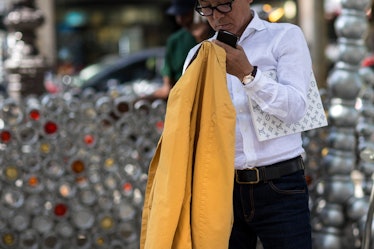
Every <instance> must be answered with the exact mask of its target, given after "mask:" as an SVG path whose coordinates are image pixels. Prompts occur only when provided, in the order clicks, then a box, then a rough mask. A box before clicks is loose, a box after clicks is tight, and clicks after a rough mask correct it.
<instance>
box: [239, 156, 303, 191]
mask: <svg viewBox="0 0 374 249" xmlns="http://www.w3.org/2000/svg"><path fill="white" fill-rule="evenodd" d="M304 168H305V167H304V162H303V158H302V157H301V156H298V157H295V158H292V159H289V160H286V161H282V162H279V163H275V164H272V165H268V166H262V167H254V168H249V169H243V170H235V180H236V182H237V183H240V184H256V183H259V182H260V181H265V182H266V181H269V180H274V179H278V178H281V177H282V176H285V175H289V174H292V173H295V172H297V171H299V170H303V169H304Z"/></svg>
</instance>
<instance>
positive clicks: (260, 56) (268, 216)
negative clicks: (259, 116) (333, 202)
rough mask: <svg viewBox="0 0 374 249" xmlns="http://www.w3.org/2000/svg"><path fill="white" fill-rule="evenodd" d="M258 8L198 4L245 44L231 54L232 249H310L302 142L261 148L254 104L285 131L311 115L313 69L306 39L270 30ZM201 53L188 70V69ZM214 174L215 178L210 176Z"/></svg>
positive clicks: (223, 0)
mask: <svg viewBox="0 0 374 249" xmlns="http://www.w3.org/2000/svg"><path fill="white" fill-rule="evenodd" d="M252 2H253V0H199V1H198V4H197V6H196V11H197V12H198V13H199V14H200V15H202V16H205V17H206V18H207V20H208V22H209V24H210V25H211V27H212V28H213V29H214V30H215V31H218V30H226V31H229V32H231V33H233V34H235V35H236V36H238V37H239V41H238V44H237V46H236V48H234V47H231V46H229V45H227V44H225V43H223V42H220V41H218V40H216V39H212V42H214V43H215V44H217V45H219V46H220V47H222V48H223V49H224V50H225V51H226V71H227V75H226V77H227V88H228V91H229V93H230V96H231V99H232V102H233V104H234V106H235V109H236V146H235V165H234V167H235V175H236V177H235V183H234V193H233V196H234V198H233V205H234V223H233V227H232V232H231V237H230V242H229V248H230V249H255V248H256V243H257V239H258V238H259V239H260V240H261V242H262V244H263V247H264V248H265V249H301V248H302V249H311V226H310V211H309V207H308V200H309V196H308V188H307V185H306V181H305V177H304V165H303V161H302V158H301V155H302V154H303V153H304V149H303V148H302V140H301V134H300V133H295V134H291V135H287V136H282V137H277V138H274V139H271V140H266V141H263V142H260V141H259V140H258V139H257V137H256V133H255V129H254V126H253V123H252V120H251V112H250V108H249V104H250V103H249V99H250V100H251V101H254V102H256V103H257V104H258V105H259V106H260V108H261V109H262V110H263V111H265V112H267V113H269V114H271V115H274V116H276V117H278V118H279V119H281V120H283V121H284V122H286V123H294V122H297V121H299V120H300V119H301V118H302V117H303V115H304V113H305V112H306V106H307V103H306V100H307V90H308V87H309V82H310V77H311V74H310V73H311V70H312V62H311V58H310V53H309V49H308V46H307V43H306V41H305V38H304V36H303V33H302V31H301V30H300V28H299V27H297V26H295V25H292V24H284V23H283V24H281V23H269V22H267V21H264V20H261V19H260V18H259V17H258V14H257V13H255V12H254V11H253V10H251V7H250V5H251V3H252ZM198 47H199V46H196V47H195V48H193V49H192V50H191V51H190V53H189V55H188V57H187V59H186V62H185V68H186V67H187V65H188V64H189V63H190V61H191V59H192V57H193V55H194V54H195V53H196V51H197V49H198ZM212 174H214V172H212Z"/></svg>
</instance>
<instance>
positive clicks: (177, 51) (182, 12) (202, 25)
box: [152, 0, 213, 99]
mask: <svg viewBox="0 0 374 249" xmlns="http://www.w3.org/2000/svg"><path fill="white" fill-rule="evenodd" d="M194 6H195V0H173V2H172V5H171V6H170V7H169V8H168V9H167V11H166V13H167V14H169V15H173V16H175V21H176V23H177V24H178V25H179V26H180V27H181V29H179V30H178V31H176V32H175V33H173V34H172V35H171V36H170V37H169V38H168V40H167V43H166V54H165V65H164V68H163V71H162V74H163V86H162V87H161V88H160V89H158V90H156V91H155V92H154V93H153V94H152V97H153V98H161V99H167V97H168V95H169V92H170V90H171V88H172V87H173V86H174V84H175V83H176V82H177V81H178V79H179V77H180V76H181V74H182V70H183V63H184V61H185V59H186V56H187V54H188V52H189V50H190V49H191V48H192V47H194V46H195V45H196V44H198V43H199V42H201V41H203V40H205V39H207V38H209V37H210V36H211V35H213V32H212V29H211V27H210V26H209V24H208V23H207V22H206V21H201V19H197V20H196V18H194Z"/></svg>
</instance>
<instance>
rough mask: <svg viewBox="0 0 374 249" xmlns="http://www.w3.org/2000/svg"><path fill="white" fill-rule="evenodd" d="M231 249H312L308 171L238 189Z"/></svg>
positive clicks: (235, 197)
mask: <svg viewBox="0 0 374 249" xmlns="http://www.w3.org/2000/svg"><path fill="white" fill-rule="evenodd" d="M233 201H234V225H233V228H232V232H231V237H230V245H229V249H255V248H256V243H257V238H259V239H260V240H261V243H262V245H263V247H264V249H311V248H312V245H311V244H312V242H311V241H312V239H311V226H310V212H309V205H308V203H309V193H308V187H307V185H306V181H305V177H304V171H299V172H296V173H293V174H291V175H287V176H283V177H282V178H280V179H276V180H272V181H268V182H260V183H258V184H238V183H237V182H235V185H234V200H233Z"/></svg>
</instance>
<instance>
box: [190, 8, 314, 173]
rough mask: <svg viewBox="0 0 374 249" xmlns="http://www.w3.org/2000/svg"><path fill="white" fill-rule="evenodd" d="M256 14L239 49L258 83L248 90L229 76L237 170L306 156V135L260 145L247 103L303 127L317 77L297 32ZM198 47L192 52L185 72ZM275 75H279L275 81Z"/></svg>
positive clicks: (305, 46) (298, 30)
mask: <svg viewBox="0 0 374 249" xmlns="http://www.w3.org/2000/svg"><path fill="white" fill-rule="evenodd" d="M253 14H254V15H253V19H252V21H251V22H250V23H249V25H248V26H247V28H246V29H245V31H244V32H243V34H242V36H241V37H240V39H239V42H238V44H239V45H240V46H242V47H243V48H244V50H245V52H246V54H247V57H248V59H249V61H250V62H251V64H252V65H255V66H258V70H257V74H256V77H255V79H254V80H253V81H252V82H251V83H249V84H247V85H246V86H243V84H242V83H241V80H239V79H238V78H237V77H236V76H233V75H230V74H227V87H228V90H229V92H230V95H231V99H232V102H233V104H234V106H235V109H236V146H235V169H245V168H251V167H258V166H265V165H269V164H273V163H277V162H280V161H284V160H287V159H291V158H293V157H296V156H298V155H301V154H302V153H304V149H303V147H302V139H301V133H296V134H292V135H287V136H283V137H279V138H274V139H270V140H266V141H262V142H260V141H258V139H257V137H256V133H255V129H254V126H253V124H252V119H251V113H250V109H249V102H248V98H251V99H252V100H253V101H256V103H257V104H258V105H259V106H260V107H261V109H262V110H264V111H266V112H268V113H270V114H272V115H275V116H276V117H278V118H279V119H281V120H283V121H284V122H286V123H293V122H296V121H299V120H300V119H301V118H302V117H303V115H304V113H305V112H306V100H307V96H306V95H307V90H308V87H309V82H310V73H311V71H312V62H311V58H310V52H309V48H308V45H307V43H306V40H305V38H304V35H303V32H302V31H301V29H300V28H299V27H298V26H296V25H293V24H289V23H269V22H267V21H264V20H261V19H260V18H259V17H258V15H257V14H256V13H255V12H253ZM215 37H216V35H215V36H214V37H212V38H211V39H215ZM198 47H199V45H197V46H195V47H194V48H193V49H191V51H190V53H189V54H188V56H187V58H186V62H185V68H186V67H187V65H188V63H189V61H190V60H191V58H192V57H193V55H194V54H195V52H196V51H197V49H198ZM270 74H273V75H274V74H275V75H274V76H275V77H273V78H275V80H274V79H272V77H269V75H270Z"/></svg>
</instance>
